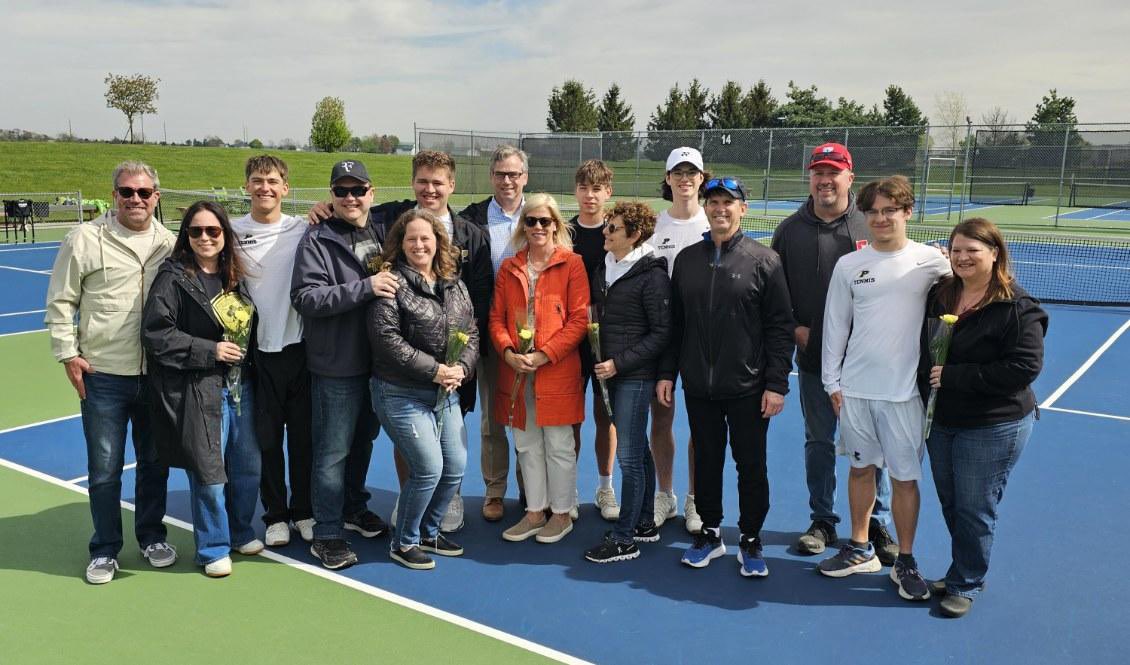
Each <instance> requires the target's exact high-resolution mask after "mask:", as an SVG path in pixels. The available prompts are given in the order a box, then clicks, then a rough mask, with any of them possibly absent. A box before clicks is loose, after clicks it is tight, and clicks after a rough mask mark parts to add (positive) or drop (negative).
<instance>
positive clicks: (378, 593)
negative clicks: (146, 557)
mask: <svg viewBox="0 0 1130 665" xmlns="http://www.w3.org/2000/svg"><path fill="white" fill-rule="evenodd" d="M70 417H74V416H70ZM56 420H60V419H56ZM50 422H55V421H54V420H47V421H44V422H42V423H35V424H32V425H24V426H23V427H18V428H13V429H27V428H29V427H35V426H36V425H43V424H46V423H50ZM4 431H12V430H4ZM3 433H4V432H0V434H3ZM0 466H4V467H7V468H9V469H11V470H13V471H18V472H20V473H23V474H26V475H28V476H31V477H33V478H38V479H39V480H42V481H45V482H48V483H51V484H52V485H56V486H58V487H62V488H64V489H68V490H71V491H72V492H77V493H78V494H82V495H86V496H89V495H90V493H89V491H88V490H87V489H86V488H85V487H82V486H79V485H75V484H73V483H71V482H68V481H66V480H60V479H58V478H56V477H54V476H51V475H48V474H46V473H43V472H42V471H37V470H35V469H32V468H29V467H26V466H23V465H22V464H17V463H16V462H12V461H9V460H6V459H4V458H0ZM121 504H122V508H125V509H126V510H131V511H132V510H135V508H134V505H133V504H132V503H129V502H128V501H122V502H121ZM164 522H165V523H166V524H168V525H170V526H175V527H177V528H179V529H184V530H185V531H192V525H191V524H189V523H188V522H185V521H184V520H179V519H177V518H175V517H169V516H168V515H166V516H165V519H164ZM258 556H261V557H263V558H265V559H268V560H270V561H275V562H278V563H282V564H285V565H287V566H290V567H292V568H297V569H298V570H301V571H302V572H304V573H309V574H311V575H315V576H317V577H321V578H322V579H325V580H329V581H330V582H336V583H337V584H340V585H342V586H345V587H349V588H350V589H353V590H355V591H360V592H361V593H364V594H366V595H369V596H372V597H374V598H378V599H380V600H384V601H387V602H390V603H393V604H394V605H399V606H401V607H404V608H407V609H410V610H415V611H417V612H419V613H421V614H424V615H427V616H430V617H432V618H434V619H439V620H440V621H446V622H447V623H450V624H454V625H456V626H459V627H460V628H465V629H467V630H470V631H471V632H474V633H478V634H480V635H485V636H486V637H491V638H494V639H496V640H498V641H500V642H504V643H506V644H509V645H511V646H515V647H518V648H520V649H525V650H526V651H529V652H532V653H535V654H537V655H539V656H544V657H546V658H549V659H552V660H556V661H557V662H559V663H569V664H570V665H590V664H589V661H587V660H583V659H581V658H577V657H576V656H571V655H569V654H567V653H564V652H562V651H558V650H556V649H552V648H550V647H547V646H545V645H542V644H538V643H537V642H531V641H530V640H527V639H524V638H521V637H518V636H517V635H511V634H510V633H507V632H504V631H501V630H498V629H497V628H492V627H490V626H487V625H485V624H481V623H479V622H477V621H472V620H471V619H468V618H466V617H461V616H459V615H458V614H452V613H451V612H447V611H444V610H441V609H439V608H437V607H432V606H430V605H425V604H424V603H421V602H419V601H415V600H412V599H411V598H407V597H405V596H401V595H399V594H395V593H392V592H391V591H386V590H385V589H382V588H380V587H376V586H372V585H369V584H365V583H364V582H359V581H357V580H354V579H351V578H349V577H346V576H345V575H341V574H340V573H335V572H333V571H332V570H326V569H325V568H321V567H319V566H313V565H311V564H308V563H305V562H302V561H299V560H297V559H292V558H291V557H288V556H285V555H282V554H279V553H277V552H272V551H270V550H263V551H262V552H260V553H259V555H258Z"/></svg>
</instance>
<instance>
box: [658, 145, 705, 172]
mask: <svg viewBox="0 0 1130 665" xmlns="http://www.w3.org/2000/svg"><path fill="white" fill-rule="evenodd" d="M683 162H686V163H687V164H691V165H693V166H694V167H695V168H696V169H698V170H699V171H705V170H706V169H705V168H703V166H702V153H701V152H699V151H697V150H695V149H694V148H675V149H674V150H672V151H671V154H670V155H667V171H668V172H670V171H671V170H672V169H674V168H675V167H676V166H678V165H679V164H682V163H683Z"/></svg>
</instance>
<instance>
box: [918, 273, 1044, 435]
mask: <svg viewBox="0 0 1130 665" xmlns="http://www.w3.org/2000/svg"><path fill="white" fill-rule="evenodd" d="M936 292H937V287H936V286H935V287H934V289H933V290H932V291H931V292H930V295H929V296H928V297H927V301H926V322H925V324H924V325H923V326H922V339H921V343H922V355H921V360H920V362H919V366H918V389H919V391H920V392H921V394H922V398H923V400H925V399H926V398H927V396H928V395H929V394H930V383H929V381H930V368H931V367H932V366H933V365H934V363H933V362H932V361H931V358H930V346H929V343H930V336H931V335H932V333H933V330H934V328H935V327H936V326H935V325H934V324H933V323H932V322H933V321H936V320H937V318H938V317H939V316H941V315H942V314H946V312H945V311H944V308H943V306H942V304H941V303H939V302H938V300H937V298H936V295H935V294H936ZM1047 330H1048V315H1047V312H1045V311H1044V310H1043V308H1041V307H1040V302H1039V301H1038V300H1036V299H1035V298H1033V297H1032V296H1030V295H1028V292H1027V291H1025V290H1024V289H1022V288H1020V286H1019V285H1014V287H1013V296H1012V299H1011V300H1002V301H998V302H994V303H990V304H988V305H986V306H985V307H982V308H981V309H979V310H976V311H974V312H973V313H971V314H969V315H967V316H964V317H962V318H961V319H959V320H958V322H957V323H956V324H954V329H953V339H952V341H951V342H950V351H949V357H948V358H946V362H945V365H943V366H942V387H941V388H940V389H939V390H938V401H937V404H936V406H935V410H934V422H935V423H937V424H939V425H944V426H946V427H984V426H987V425H998V424H1000V423H1006V422H1009V421H1013V420H1019V419H1021V418H1023V417H1024V416H1026V415H1028V414H1029V413H1030V412H1031V411H1032V410H1033V409H1034V408H1036V395H1035V394H1034V393H1033V392H1032V388H1031V385H1032V382H1033V381H1035V380H1036V377H1037V376H1038V375H1039V374H1040V370H1041V369H1042V368H1043V364H1044V335H1045V333H1047Z"/></svg>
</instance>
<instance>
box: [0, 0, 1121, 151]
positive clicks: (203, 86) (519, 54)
mask: <svg viewBox="0 0 1130 665" xmlns="http://www.w3.org/2000/svg"><path fill="white" fill-rule="evenodd" d="M704 8H709V9H704ZM0 17H2V20H0V24H3V25H4V33H5V48H4V50H3V55H2V56H0V90H3V91H4V92H3V95H2V98H3V100H4V103H3V104H0V129H16V128H19V129H24V130H30V131H35V132H39V133H43V134H48V135H56V134H59V133H62V132H66V131H67V128H68V123H70V125H69V126H70V127H71V128H72V129H73V131H74V133H75V134H76V135H78V136H82V137H88V138H98V139H109V138H112V137H115V136H124V135H125V127H126V123H125V118H124V116H123V115H122V114H121V113H120V112H118V111H116V110H114V109H109V108H106V104H105V100H104V98H103V94H104V92H105V88H106V86H105V83H104V79H105V78H106V75H107V74H108V73H111V72H112V73H115V74H134V73H144V74H147V75H150V76H155V77H158V78H160V79H161V82H160V86H159V91H160V99H159V100H158V102H157V109H158V113H157V114H155V115H148V116H146V117H145V119H144V124H145V134H146V137H147V139H148V140H151V141H153V140H162V139H164V138H166V137H167V139H168V140H170V141H178V142H183V141H184V140H186V139H188V138H203V137H204V136H206V135H216V136H219V137H221V138H222V139H224V140H226V141H234V140H236V139H240V138H244V137H245V136H246V138H247V139H248V140H250V139H253V138H259V139H260V140H262V141H264V142H274V141H279V140H282V139H284V138H290V139H293V140H295V141H296V142H298V143H299V144H302V143H304V142H305V140H306V139H307V137H308V135H309V131H310V119H311V116H312V114H313V112H314V107H315V105H316V103H317V102H318V100H319V99H321V98H322V97H325V96H336V97H340V98H342V99H343V100H344V102H345V109H346V118H347V121H348V123H349V126H350V128H351V130H352V132H353V134H355V135H368V134H373V133H380V134H396V135H397V136H399V137H400V138H401V140H403V141H411V140H412V139H411V137H412V131H413V123H415V125H416V126H418V127H427V128H446V129H470V130H480V131H511V132H515V131H526V132H536V131H544V130H545V116H546V100H547V98H548V96H549V94H550V92H551V90H552V89H553V87H554V86H560V85H561V84H562V83H563V82H564V81H565V80H566V79H570V78H575V79H579V80H581V81H582V82H583V83H584V84H585V85H586V86H588V87H590V88H592V89H593V90H594V92H595V93H596V95H597V96H598V97H600V96H601V95H603V93H604V91H605V90H606V89H607V88H608V86H609V85H610V84H611V83H613V82H615V83H618V84H619V85H620V87H621V89H622V90H623V93H624V96H625V98H626V99H627V101H628V102H629V103H630V104H631V105H632V107H633V111H634V113H635V118H636V126H637V128H638V129H644V128H646V125H647V120H648V117H649V115H650V114H651V113H652V111H654V109H655V107H656V106H657V105H658V104H659V103H661V102H662V101H663V99H664V98H665V97H666V95H667V91H668V90H669V89H670V87H671V86H672V85H674V84H675V83H679V84H680V85H681V86H683V87H685V86H686V84H687V83H689V82H690V80H691V79H692V78H695V77H697V78H698V79H699V80H700V81H701V82H702V83H703V84H704V85H705V86H706V87H708V88H709V89H710V90H712V91H715V92H716V91H718V90H719V89H720V88H721V87H722V85H723V84H724V83H725V82H726V81H727V80H734V81H737V82H738V83H740V84H741V85H742V86H743V88H746V87H749V86H751V85H752V84H754V83H755V82H756V81H757V80H758V79H764V80H765V81H766V82H767V83H768V84H769V85H770V86H771V88H772V90H773V93H774V96H775V97H776V98H777V99H778V101H782V100H783V99H784V95H785V91H786V89H787V83H788V81H790V80H792V81H795V82H796V83H797V84H798V85H800V86H802V87H807V86H809V85H813V84H814V85H816V86H817V88H818V89H819V91H820V94H821V95H823V96H826V97H828V98H830V99H832V100H835V99H836V98H838V97H840V96H845V97H848V98H853V99H855V100H857V101H859V102H862V103H864V104H865V105H866V106H868V107H869V106H870V105H871V104H874V103H880V104H881V102H882V98H883V91H884V89H885V88H886V87H887V86H888V85H890V84H892V83H893V84H895V85H899V86H901V87H902V88H903V89H904V90H906V91H907V92H908V93H909V94H910V95H911V97H912V98H913V99H914V100H915V102H916V103H917V104H918V106H919V107H920V108H921V109H922V111H923V112H924V113H926V114H927V115H931V116H934V117H936V115H937V114H936V108H935V98H936V96H937V95H938V94H939V93H942V92H944V91H951V92H956V93H960V94H961V95H963V96H964V98H965V100H966V102H967V104H968V107H969V111H970V115H971V116H972V118H973V120H974V121H975V122H976V121H977V120H978V119H979V118H980V116H981V114H982V113H986V112H988V111H989V110H990V109H992V108H993V107H1001V108H1003V109H1005V110H1006V111H1007V112H1008V113H1009V115H1010V116H1011V117H1012V118H1014V119H1015V120H1017V121H1018V122H1023V121H1025V120H1027V119H1029V118H1030V117H1031V115H1032V113H1033V112H1034V111H1035V107H1036V104H1037V103H1039V101H1040V99H1041V97H1042V96H1043V95H1045V94H1047V92H1048V90H1049V89H1050V88H1056V89H1057V90H1058V92H1059V94H1060V95H1061V96H1070V97H1073V98H1074V99H1075V100H1076V102H1077V103H1076V107H1075V108H1076V114H1077V115H1078V118H1079V120H1080V121H1081V122H1130V3H1127V2H1126V0H1076V1H1075V2H1071V3H1064V2H1057V3H1052V2H1043V1H1041V0H1025V1H1023V2H1021V1H1020V0H995V1H994V0H976V1H971V0H947V1H945V2H930V3H917V2H902V3H895V2H889V1H887V2H872V1H871V0H859V1H856V2H851V3H847V2H836V3H825V4H820V3H811V2H808V3H802V2H762V1H760V0H751V1H748V2H744V3H743V2H730V3H718V4H715V3H709V4H707V3H688V2H658V3H657V2H654V1H636V0H603V1H602V2H596V3H581V2H564V1H561V0H546V1H542V2H539V1H537V0H530V1H527V2H512V1H510V0H464V1H462V2H457V1H448V0H379V1H377V0H368V1H364V2H361V1H349V0H320V1H318V2H309V1H303V2H295V1H292V0H274V1H273V2H264V1H259V2H251V1H239V0H38V1H24V2H15V1H12V0H0Z"/></svg>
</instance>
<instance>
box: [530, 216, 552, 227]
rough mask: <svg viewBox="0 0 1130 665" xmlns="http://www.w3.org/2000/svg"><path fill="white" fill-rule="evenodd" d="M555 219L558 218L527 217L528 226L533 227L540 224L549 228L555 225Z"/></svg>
mask: <svg viewBox="0 0 1130 665" xmlns="http://www.w3.org/2000/svg"><path fill="white" fill-rule="evenodd" d="M554 221H556V220H554V219H553V218H552V217H527V218H526V226H528V227H529V228H531V229H532V228H534V227H535V226H537V225H539V224H540V225H541V227H542V228H543V229H548V228H549V227H551V226H553V223H554Z"/></svg>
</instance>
